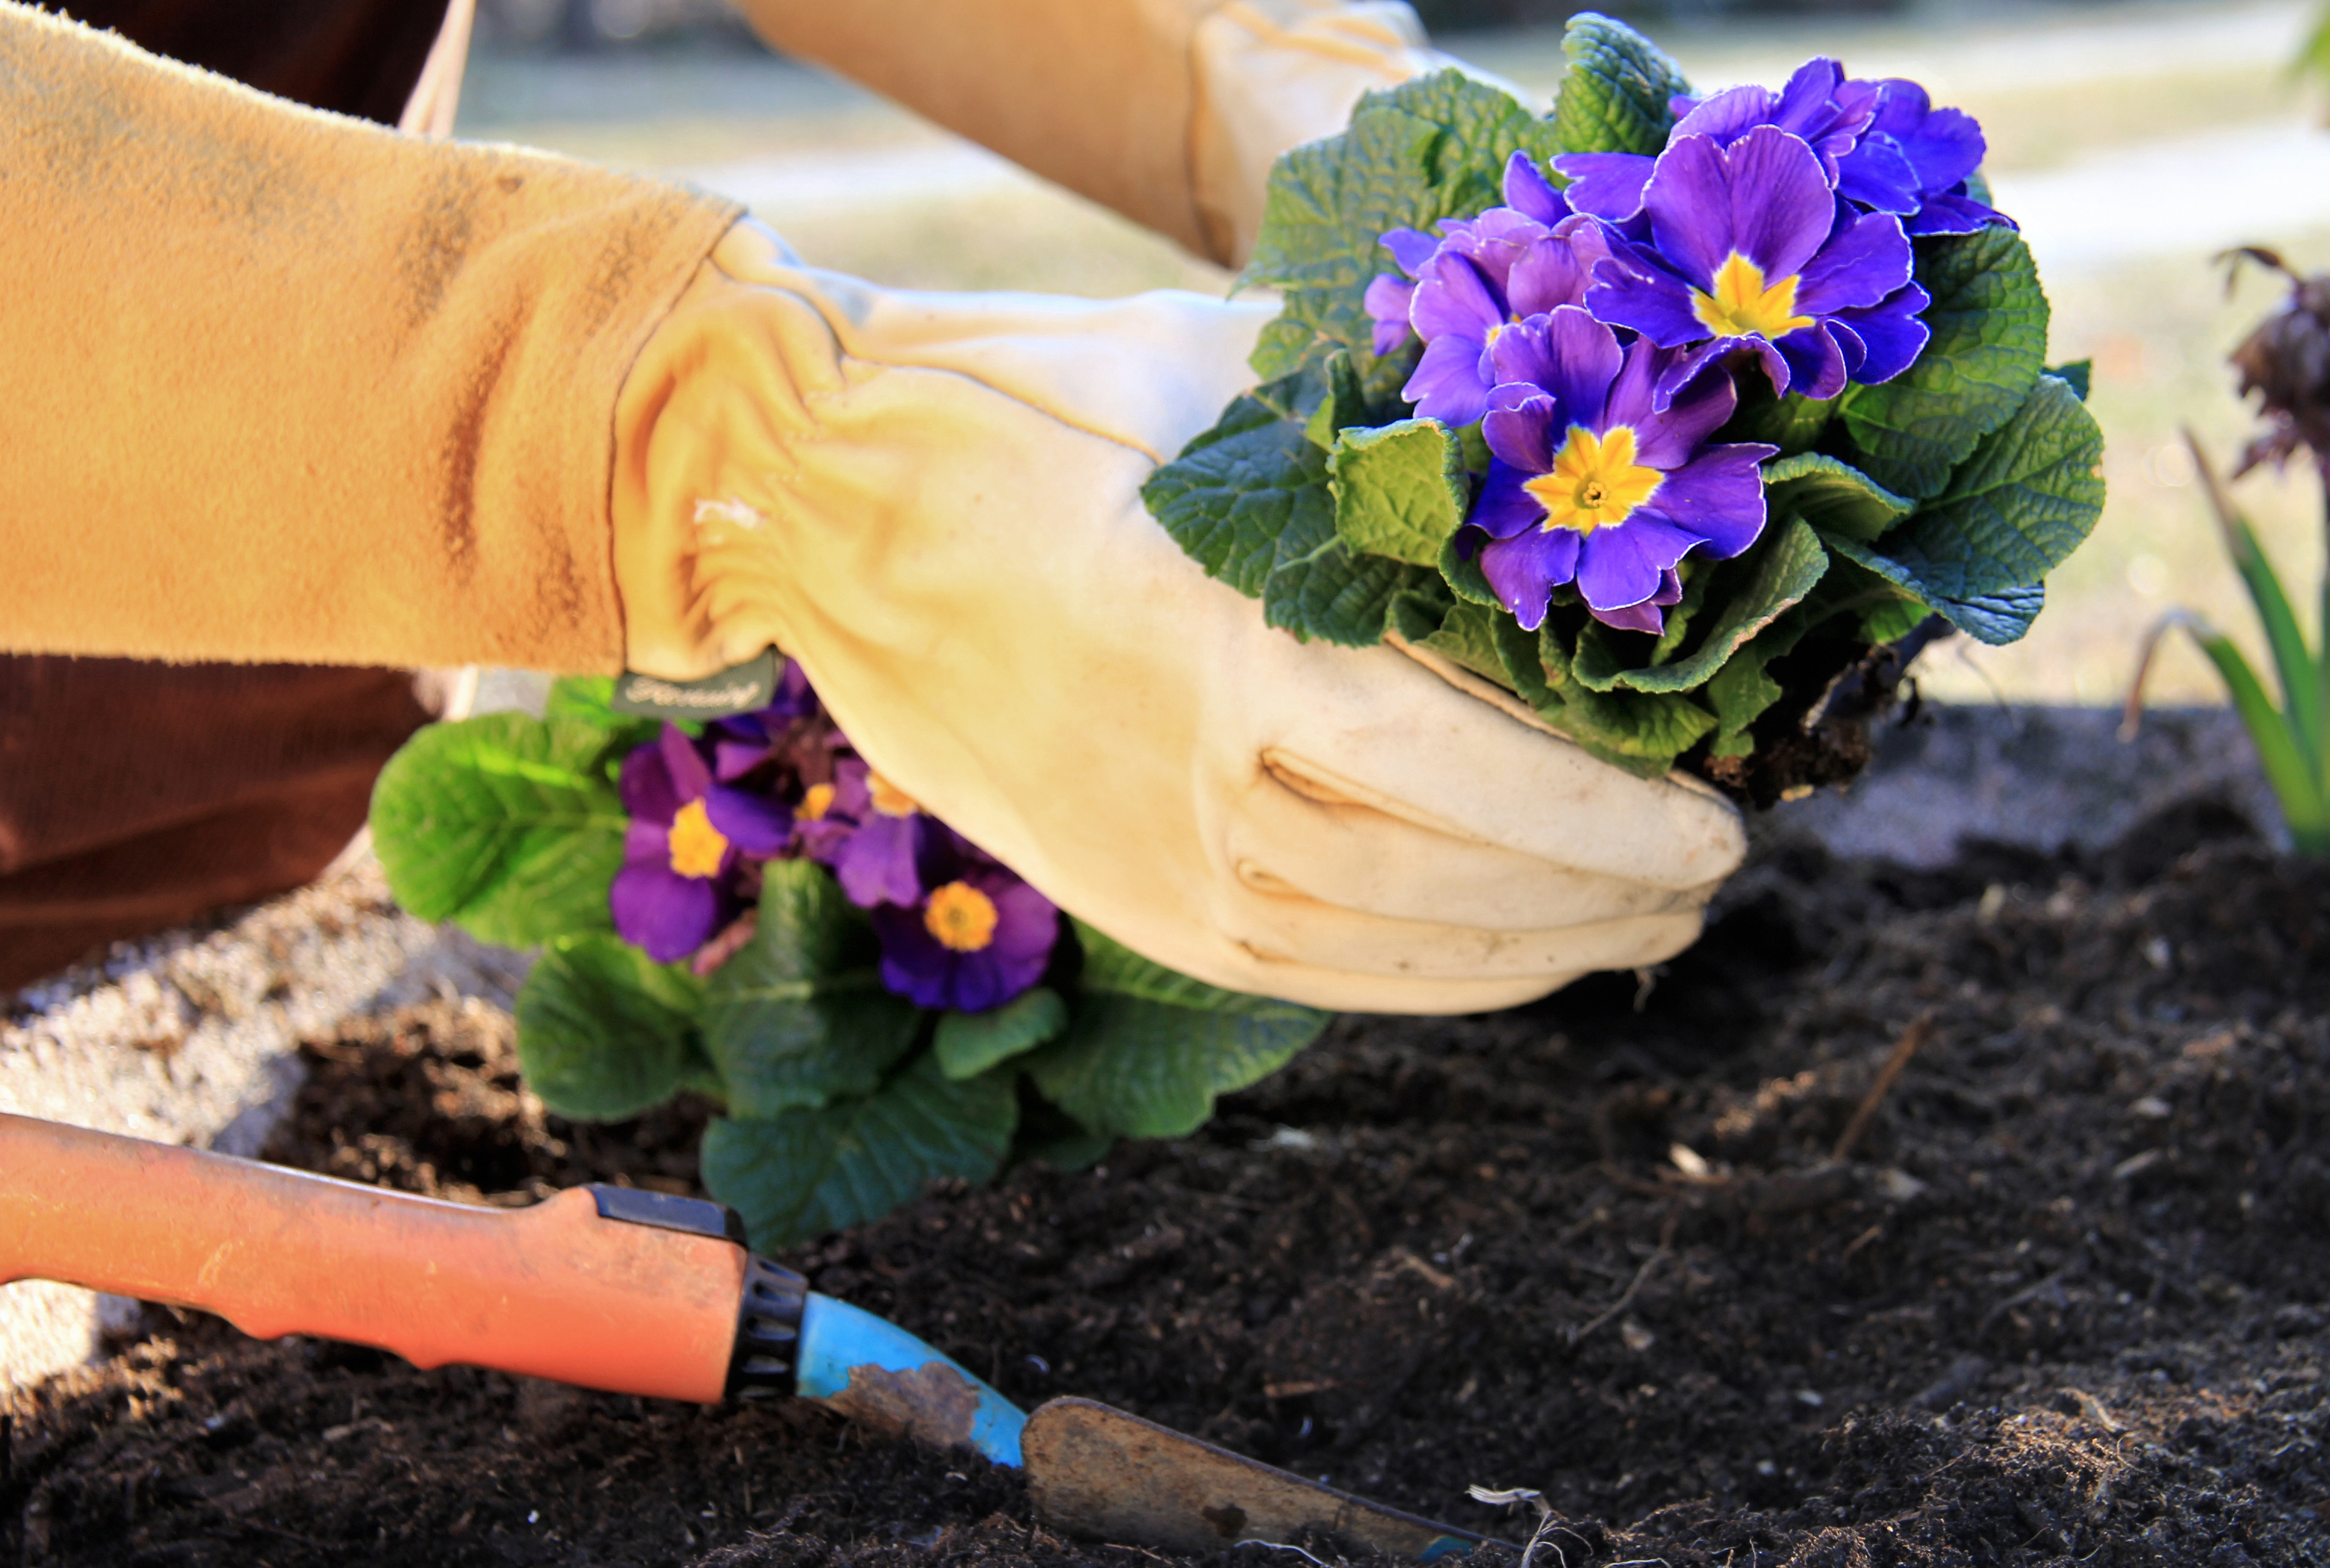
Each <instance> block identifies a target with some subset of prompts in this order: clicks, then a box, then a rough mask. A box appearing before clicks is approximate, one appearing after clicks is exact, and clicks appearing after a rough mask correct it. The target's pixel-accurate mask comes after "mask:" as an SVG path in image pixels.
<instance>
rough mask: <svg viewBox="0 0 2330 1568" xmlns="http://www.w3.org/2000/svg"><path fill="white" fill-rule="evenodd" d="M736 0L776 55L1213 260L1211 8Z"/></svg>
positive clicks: (1138, 3) (1128, 3)
mask: <svg viewBox="0 0 2330 1568" xmlns="http://www.w3.org/2000/svg"><path fill="white" fill-rule="evenodd" d="M735 3H736V5H737V6H738V8H739V9H740V10H742V11H743V12H744V14H745V16H746V17H747V18H748V19H749V20H750V21H751V22H752V24H753V29H754V30H755V31H756V32H758V33H760V34H761V35H762V37H763V38H766V39H767V40H768V41H769V42H770V43H773V44H775V45H776V46H777V47H778V48H780V49H782V50H784V51H785V52H787V53H789V54H794V55H798V56H800V58H801V59H804V60H809V61H815V62H816V63H818V64H819V65H822V66H825V67H827V68H828V69H829V70H832V71H838V72H839V73H840V74H841V75H843V76H846V77H848V78H849V79H850V80H853V81H857V82H860V83H862V84H864V85H865V86H867V87H869V88H872V89H873V90H875V91H876V92H878V93H881V94H882V95H883V96H884V97H886V98H890V99H895V100H896V101H898V102H899V103H902V104H904V105H905V106H906V107H907V108H908V109H913V110H914V111H915V112H916V113H918V114H922V115H925V116H927V117H929V118H932V119H934V120H936V121H937V122H938V123H939V124H941V125H942V126H945V127H946V128H948V129H949V130H952V131H955V132H958V133H960V134H961V135H962V136H966V137H970V138H971V140H973V141H975V142H978V143H979V144H980V145H981V146H987V147H991V148H993V149H994V150H995V151H997V152H999V153H1001V154H1002V155H1003V156H1005V157H1008V158H1009V159H1011V160H1012V162H1014V163H1016V164H1018V165H1020V166H1022V167H1023V168H1028V169H1032V170H1034V171H1035V172H1036V173H1037V174H1039V175H1043V176H1045V177H1046V178H1047V179H1051V180H1056V181H1058V182H1059V183H1060V184H1064V185H1066V186H1067V187H1068V189H1070V190H1072V191H1075V192H1076V193H1077V194H1081V195H1085V196H1089V197H1091V198H1092V199H1093V200H1094V201H1095V202H1099V203H1102V204H1103V205H1104V206H1108V207H1112V208H1114V209H1115V210H1116V211H1117V212H1120V213H1123V214H1124V215H1125V216H1126V217H1128V218H1131V219H1132V220H1134V221H1135V222H1140V223H1143V224H1146V225H1147V226H1148V227H1150V228H1151V229H1154V230H1156V231H1159V232H1160V233H1161V234H1164V235H1166V236H1168V237H1169V238H1170V239H1173V240H1176V241H1179V242H1180V243H1181V244H1183V245H1185V246H1187V247H1189V249H1190V250H1194V251H1196V252H1197V253H1198V254H1199V255H1206V254H1209V253H1210V249H1211V248H1210V247H1209V245H1208V241H1207V237H1206V231H1205V228H1204V226H1203V225H1202V224H1201V222H1200V221H1199V218H1198V204H1197V197H1196V192H1195V186H1194V184H1193V182H1192V178H1191V172H1190V120H1191V117H1192V115H1193V113H1194V110H1195V105H1196V84H1195V80H1194V74H1193V71H1194V68H1193V64H1192V60H1191V54H1190V37H1191V34H1192V33H1194V32H1195V30H1196V28H1197V25H1198V22H1199V21H1200V20H1202V19H1203V18H1204V17H1205V16H1206V15H1207V14H1208V13H1209V12H1211V11H1214V10H1215V9H1217V7H1218V6H1219V5H1221V4H1222V3H1223V0H735ZM1217 260H1218V258H1217Z"/></svg>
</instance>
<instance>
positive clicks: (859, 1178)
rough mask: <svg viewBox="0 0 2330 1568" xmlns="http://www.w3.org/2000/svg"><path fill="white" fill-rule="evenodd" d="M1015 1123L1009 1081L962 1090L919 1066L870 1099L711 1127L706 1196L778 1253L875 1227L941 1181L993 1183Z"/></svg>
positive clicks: (971, 1083) (929, 1065)
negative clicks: (946, 1178)
mask: <svg viewBox="0 0 2330 1568" xmlns="http://www.w3.org/2000/svg"><path fill="white" fill-rule="evenodd" d="M1018 1119H1019V1101H1018V1094H1017V1093H1016V1092H1014V1091H1013V1087H1012V1075H1011V1074H1009V1073H1008V1072H995V1073H985V1074H982V1075H980V1077H977V1078H971V1079H965V1080H963V1081H961V1082H955V1081H954V1080H952V1079H949V1078H948V1077H946V1076H945V1074H943V1073H942V1072H940V1071H939V1068H938V1063H937V1062H936V1061H935V1060H934V1059H933V1058H932V1057H929V1056H924V1057H922V1058H921V1059H919V1060H918V1061H916V1062H915V1063H914V1065H913V1066H912V1067H910V1068H908V1069H907V1070H906V1071H905V1072H902V1073H900V1074H899V1075H898V1076H897V1077H895V1078H894V1079H892V1080H891V1081H890V1082H887V1083H886V1084H884V1085H883V1086H882V1087H881V1089H880V1090H879V1091H876V1092H875V1093H874V1094H871V1095H869V1096H867V1097H866V1098H864V1099H853V1100H839V1101H838V1102H836V1103H834V1104H832V1105H829V1106H826V1107H824V1108H823V1109H821V1110H788V1111H782V1112H780V1113H778V1114H776V1115H774V1116H768V1117H761V1118H745V1117H723V1118H720V1119H715V1121H714V1122H713V1123H712V1125H711V1126H710V1127H708V1128H706V1129H705V1133H704V1148H703V1168H704V1185H705V1186H706V1188H707V1189H709V1191H710V1192H711V1194H712V1195H713V1196H714V1197H715V1198H717V1199H719V1200H720V1201H721V1202H722V1203H724V1204H728V1205H729V1206H730V1207H731V1208H733V1209H734V1210H735V1211H736V1212H737V1213H738V1214H742V1215H744V1228H745V1231H746V1233H748V1234H749V1235H750V1236H751V1238H752V1242H753V1247H754V1249H755V1250H757V1251H762V1252H771V1251H774V1250H775V1249H777V1248H779V1247H787V1246H792V1245H796V1244H798V1243H800V1242H807V1241H811V1240H814V1239H815V1238H816V1237H818V1236H820V1235H823V1234H824V1233H827V1232H828V1231H838V1230H840V1229H841V1228H843V1227H844V1226H847V1225H857V1224H863V1223H866V1222H867V1221H868V1220H876V1219H879V1218H881V1217H882V1216H883V1215H884V1214H888V1213H889V1212H890V1211H891V1210H893V1209H895V1208H897V1207H899V1206H900V1205H901V1204H907V1203H911V1202H912V1201H914V1199H915V1198H916V1197H919V1196H920V1195H922V1191H923V1188H924V1187H925V1186H927V1185H930V1183H931V1182H933V1181H934V1180H936V1179H937V1178H939V1177H941V1176H957V1177H960V1178H961V1179H962V1180H964V1181H969V1182H984V1181H988V1180H990V1179H991V1178H992V1177H993V1176H994V1175H995V1173H996V1171H997V1170H998V1169H999V1167H1001V1166H1002V1163H1003V1157H1004V1155H1005V1154H1006V1153H1007V1152H1009V1149H1010V1147H1011V1134H1012V1130H1013V1129H1014V1128H1016V1127H1017V1126H1018Z"/></svg>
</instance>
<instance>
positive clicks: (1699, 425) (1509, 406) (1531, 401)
mask: <svg viewBox="0 0 2330 1568" xmlns="http://www.w3.org/2000/svg"><path fill="white" fill-rule="evenodd" d="M1519 336H1520V341H1521V342H1522V343H1523V344H1524V345H1526V352H1525V353H1521V352H1516V353H1515V354H1513V355H1512V356H1511V357H1512V360H1513V366H1514V368H1515V369H1517V370H1519V369H1526V370H1528V371H1529V372H1530V374H1529V377H1528V380H1527V381H1526V382H1520V381H1515V382H1510V383H1507V384H1505V385H1502V386H1500V387H1499V388H1498V389H1497V393H1496V399H1495V405H1496V406H1494V407H1492V409H1491V410H1490V411H1489V414H1488V417H1487V418H1486V419H1485V420H1483V421H1482V426H1481V431H1482V435H1483V436H1484V437H1486V438H1487V440H1488V443H1489V452H1490V463H1489V475H1488V479H1487V482H1486V483H1485V484H1484V485H1483V486H1482V491H1481V498H1480V500H1479V502H1478V503H1477V504H1476V505H1474V507H1473V515H1472V516H1471V518H1470V519H1468V524H1469V525H1470V526H1471V527H1473V528H1476V529H1478V530H1480V531H1481V533H1482V534H1486V535H1487V536H1488V539H1487V543H1484V544H1482V546H1481V554H1480V561H1481V570H1482V572H1483V573H1484V574H1485V575H1486V576H1487V578H1488V580H1489V585H1490V586H1491V587H1492V589H1494V590H1496V594H1497V598H1498V599H1499V600H1501V602H1502V603H1503V604H1504V606H1505V607H1506V608H1507V609H1511V611H1512V612H1513V614H1514V616H1515V617H1516V618H1517V619H1519V620H1520V624H1521V625H1522V626H1523V627H1524V628H1528V629H1530V630H1532V631H1533V630H1535V629H1536V628H1538V627H1539V626H1541V625H1543V624H1544V621H1545V616H1546V607H1547V603H1548V600H1549V598H1550V596H1551V592H1552V590H1553V589H1554V587H1555V586H1556V585H1558V584H1560V583H1565V582H1575V583H1576V584H1577V590H1578V592H1579V594H1580V595H1581V596H1582V597H1583V598H1584V599H1585V600H1586V608H1587V609H1589V610H1590V611H1591V612H1592V613H1593V614H1594V615H1595V617H1596V619H1600V620H1603V621H1605V622H1607V623H1608V624H1610V625H1612V626H1617V627H1624V628H1630V629H1634V630H1638V631H1650V632H1656V631H1658V630H1660V629H1661V628H1662V627H1663V626H1664V624H1665V617H1664V615H1663V614H1662V609H1661V607H1662V606H1665V605H1670V604H1673V603H1675V602H1677V601H1678V600H1680V599H1681V597H1682V582H1681V577H1680V575H1679V574H1678V573H1677V571H1676V570H1675V568H1676V567H1677V565H1678V564H1679V563H1680V562H1681V561H1682V558H1683V557H1684V556H1686V555H1688V554H1690V553H1691V552H1692V551H1694V550H1704V551H1705V553H1707V554H1709V555H1710V556H1715V557H1719V558H1720V557H1727V556H1732V555H1737V554H1738V553H1740V552H1741V551H1743V550H1745V549H1747V548H1748V546H1749V545H1750V544H1752V543H1755V542H1756V539H1757V535H1758V534H1761V533H1762V532H1763V529H1764V485H1763V477H1762V475H1761V473H1760V472H1759V471H1758V468H1757V465H1758V464H1759V463H1760V462H1761V461H1762V460H1763V459H1764V458H1767V457H1770V456H1771V455H1772V454H1773V453H1774V452H1775V451H1776V450H1777V449H1776V448H1773V447H1767V446H1757V445H1748V444H1744V443H1743V444H1738V445H1728V446H1717V447H1710V446H1708V445H1706V444H1705V443H1706V440H1707V438H1708V437H1709V436H1710V435H1712V434H1713V433H1714V432H1715V430H1716V429H1717V428H1718V427H1719V426H1720V425H1721V424H1722V423H1723V421H1724V420H1728V419H1729V418H1730V417H1731V411H1732V409H1733V407H1734V405H1735V404H1736V402H1737V401H1738V392H1736V391H1735V390H1734V388H1733V386H1732V383H1731V378H1730V377H1729V376H1727V375H1720V374H1716V375H1708V376H1703V377H1700V378H1699V379H1698V380H1696V381H1694V382H1691V383H1688V384H1685V385H1683V386H1681V388H1680V389H1679V391H1678V392H1677V393H1676V395H1675V396H1674V397H1673V398H1672V401H1671V402H1670V403H1669V404H1668V406H1666V407H1664V408H1661V407H1660V406H1659V405H1658V400H1657V398H1656V396H1655V392H1656V389H1657V387H1658V386H1659V385H1660V384H1662V381H1663V380H1664V379H1665V377H1666V373H1667V369H1668V363H1669V362H1670V361H1671V360H1672V359H1673V358H1675V357H1676V356H1675V355H1673V354H1671V353H1669V352H1667V351H1665V350H1662V349H1661V348H1659V347H1658V346H1657V345H1655V344H1653V342H1651V341H1650V340H1649V339H1648V338H1638V339H1636V340H1635V341H1634V343H1633V344H1632V345H1629V346H1627V347H1625V348H1624V349H1622V348H1621V347H1620V346H1619V344H1618V338H1617V335H1616V334H1615V333H1614V332H1612V331H1611V330H1610V328H1609V327H1607V326H1604V325H1603V324H1602V323H1600V322H1598V321H1596V320H1595V319H1594V318H1593V317H1592V316H1589V315H1588V314H1586V311H1584V310H1582V309H1579V308H1577V307H1575V306H1565V307H1561V308H1559V309H1557V310H1555V311H1553V312H1552V313H1550V315H1549V316H1547V317H1546V318H1545V319H1544V320H1543V321H1541V322H1533V323H1530V324H1529V325H1527V326H1524V327H1522V328H1520V333H1519ZM1524 360H1526V361H1527V363H1526V364H1524V363H1523V361H1524Z"/></svg>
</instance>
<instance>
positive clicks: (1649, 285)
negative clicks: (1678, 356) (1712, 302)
mask: <svg viewBox="0 0 2330 1568" xmlns="http://www.w3.org/2000/svg"><path fill="white" fill-rule="evenodd" d="M1585 304H1586V309H1587V310H1589V311H1591V312H1592V313H1593V314H1594V317H1595V319H1596V320H1597V321H1606V322H1608V323H1609V324H1610V325H1611V326H1624V327H1629V328H1632V329H1633V330H1634V331H1635V332H1639V333H1641V334H1642V335H1643V336H1644V337H1647V338H1649V339H1650V340H1651V341H1652V342H1653V343H1657V344H1663V345H1666V346H1668V347H1670V348H1673V347H1678V346H1680V345H1683V344H1686V343H1697V342H1699V341H1700V339H1701V338H1703V337H1705V336H1706V335H1707V326H1706V324H1705V323H1704V322H1702V321H1700V319H1699V316H1698V315H1697V314H1696V313H1695V312H1694V311H1693V310H1692V309H1691V285H1690V284H1688V283H1686V282H1685V281H1684V280H1683V279H1680V278H1678V277H1676V276H1675V275H1674V274H1673V273H1672V272H1670V271H1668V270H1667V269H1665V268H1663V267H1661V266H1658V265H1657V264H1656V263H1654V262H1651V261H1649V260H1646V259H1644V258H1643V255H1642V253H1641V252H1640V251H1638V250H1635V249H1634V247H1633V246H1631V245H1630V246H1627V247H1626V248H1625V250H1624V252H1623V253H1620V252H1617V251H1614V252H1613V253H1612V256H1611V259H1610V260H1607V261H1605V262H1602V263H1601V264H1600V265H1598V266H1596V268H1595V269H1594V286H1593V287H1592V288H1588V289H1587V290H1586V301H1585Z"/></svg>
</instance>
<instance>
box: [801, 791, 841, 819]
mask: <svg viewBox="0 0 2330 1568" xmlns="http://www.w3.org/2000/svg"><path fill="white" fill-rule="evenodd" d="M832 809H833V786H832V785H830V784H812V785H810V787H809V789H808V790H807V791H805V792H804V793H803V794H802V796H801V803H800V806H799V807H797V808H795V809H794V811H793V815H794V816H795V817H800V819H801V820H802V821H803V822H822V821H824V820H825V814H826V813H827V812H829V811H830V810H832Z"/></svg>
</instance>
